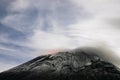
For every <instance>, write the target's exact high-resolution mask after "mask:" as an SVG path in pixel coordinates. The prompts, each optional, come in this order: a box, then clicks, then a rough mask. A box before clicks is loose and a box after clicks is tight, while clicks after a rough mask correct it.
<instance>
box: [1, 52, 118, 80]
mask: <svg viewBox="0 0 120 80" xmlns="http://www.w3.org/2000/svg"><path fill="white" fill-rule="evenodd" d="M0 80H120V72H119V71H118V70H117V69H116V67H115V66H114V65H113V64H111V63H108V62H106V61H104V60H102V59H100V58H99V57H96V56H89V55H87V53H85V52H83V51H79V52H72V51H71V52H59V53H57V54H54V55H45V56H39V57H37V58H35V59H33V60H31V61H29V62H27V63H24V64H22V65H20V66H17V67H15V68H12V69H10V70H7V71H5V72H2V73H0Z"/></svg>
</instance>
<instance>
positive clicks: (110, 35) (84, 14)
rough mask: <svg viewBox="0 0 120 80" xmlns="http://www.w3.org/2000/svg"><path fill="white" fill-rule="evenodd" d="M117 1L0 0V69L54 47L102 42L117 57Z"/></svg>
mask: <svg viewBox="0 0 120 80" xmlns="http://www.w3.org/2000/svg"><path fill="white" fill-rule="evenodd" d="M119 34H120V0H0V72H1V71H4V70H7V69H9V68H12V67H15V66H17V65H19V64H21V63H24V62H26V61H29V60H31V59H33V58H35V57H37V56H40V55H44V54H46V53H45V52H46V51H49V50H54V49H59V50H61V49H74V48H77V47H80V46H86V45H95V44H101V43H102V44H105V45H107V46H109V48H110V49H112V50H114V51H115V55H117V56H118V57H120V36H119Z"/></svg>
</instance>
